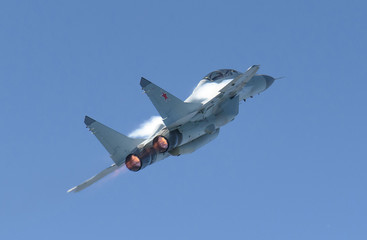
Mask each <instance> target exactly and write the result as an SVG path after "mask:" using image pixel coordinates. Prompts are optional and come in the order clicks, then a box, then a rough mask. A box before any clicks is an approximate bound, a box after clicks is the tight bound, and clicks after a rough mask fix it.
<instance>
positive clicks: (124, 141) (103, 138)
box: [84, 116, 144, 166]
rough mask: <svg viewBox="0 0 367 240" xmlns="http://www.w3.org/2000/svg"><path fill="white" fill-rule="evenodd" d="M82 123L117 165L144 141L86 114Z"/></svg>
mask: <svg viewBox="0 0 367 240" xmlns="http://www.w3.org/2000/svg"><path fill="white" fill-rule="evenodd" d="M84 123H85V125H87V128H89V130H90V131H91V132H92V133H93V134H94V135H95V136H96V137H97V139H98V140H99V141H100V142H101V143H102V145H103V146H104V147H105V148H106V150H107V151H108V152H109V153H110V157H111V158H112V160H113V161H114V162H115V164H116V165H118V166H120V165H121V164H123V163H124V161H125V158H126V156H127V155H129V154H130V152H131V151H132V150H133V149H134V148H135V147H136V146H137V145H139V144H140V143H141V142H143V141H144V139H136V138H130V137H127V136H125V135H123V134H121V133H119V132H117V131H115V130H113V129H112V128H109V127H107V126H105V125H103V124H102V123H100V122H97V121H96V120H94V119H93V118H90V117H88V116H85V119H84Z"/></svg>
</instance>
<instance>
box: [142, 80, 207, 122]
mask: <svg viewBox="0 0 367 240" xmlns="http://www.w3.org/2000/svg"><path fill="white" fill-rule="evenodd" d="M140 85H141V87H142V88H143V90H144V91H145V93H146V94H147V95H148V97H149V99H150V101H152V103H153V105H154V107H155V108H156V109H157V111H158V112H159V114H160V115H161V117H162V119H163V122H164V124H165V125H166V126H167V128H168V129H173V128H175V127H177V126H179V125H180V124H182V123H185V122H187V121H188V120H190V119H191V118H192V117H193V116H194V115H195V114H196V112H197V110H198V109H199V107H200V106H201V104H197V103H186V102H184V101H182V100H180V99H178V98H177V97H175V96H174V95H172V94H171V93H169V92H167V91H166V90H164V89H162V88H160V87H158V86H157V85H155V84H154V83H152V82H150V81H148V80H147V79H145V78H141V80H140Z"/></svg>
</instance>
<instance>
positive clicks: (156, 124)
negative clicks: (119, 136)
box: [129, 116, 164, 138]
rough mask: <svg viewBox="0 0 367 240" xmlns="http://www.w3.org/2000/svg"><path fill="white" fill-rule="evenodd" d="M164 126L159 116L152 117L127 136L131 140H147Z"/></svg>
mask: <svg viewBox="0 0 367 240" xmlns="http://www.w3.org/2000/svg"><path fill="white" fill-rule="evenodd" d="M163 126H164V124H163V121H162V118H161V117H160V116H153V117H151V118H150V119H149V120H148V121H145V122H144V123H142V124H140V126H139V128H138V129H135V130H134V131H132V132H131V133H130V134H129V137H132V138H148V137H150V136H152V135H153V134H154V133H155V132H157V131H158V129H160V128H162V127H163Z"/></svg>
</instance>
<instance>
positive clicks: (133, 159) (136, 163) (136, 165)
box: [125, 154, 141, 172]
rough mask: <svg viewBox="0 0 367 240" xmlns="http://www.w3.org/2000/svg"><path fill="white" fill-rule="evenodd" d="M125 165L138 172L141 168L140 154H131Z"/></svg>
mask: <svg viewBox="0 0 367 240" xmlns="http://www.w3.org/2000/svg"><path fill="white" fill-rule="evenodd" d="M125 165H126V167H127V168H128V169H129V170H131V171H134V172H137V171H139V170H140V168H141V161H140V159H139V158H138V156H136V155H134V154H130V155H129V156H127V158H126V161H125Z"/></svg>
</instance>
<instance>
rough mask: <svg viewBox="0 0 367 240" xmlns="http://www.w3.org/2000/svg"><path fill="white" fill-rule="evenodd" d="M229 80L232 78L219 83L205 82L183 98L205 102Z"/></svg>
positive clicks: (189, 100) (187, 100) (188, 100)
mask: <svg viewBox="0 0 367 240" xmlns="http://www.w3.org/2000/svg"><path fill="white" fill-rule="evenodd" d="M231 80H232V79H228V80H224V81H222V82H220V83H216V82H209V83H205V84H203V85H201V86H199V87H197V88H195V90H194V92H193V93H192V94H191V95H190V96H189V97H188V98H187V99H186V100H185V102H197V101H200V102H206V101H208V100H210V99H212V98H213V97H215V96H216V95H217V94H218V93H219V90H221V89H222V88H223V87H224V86H226V85H227V84H228V83H229V82H230V81H231Z"/></svg>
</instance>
